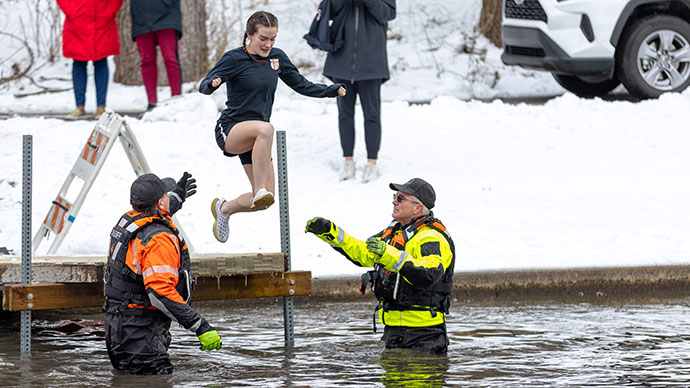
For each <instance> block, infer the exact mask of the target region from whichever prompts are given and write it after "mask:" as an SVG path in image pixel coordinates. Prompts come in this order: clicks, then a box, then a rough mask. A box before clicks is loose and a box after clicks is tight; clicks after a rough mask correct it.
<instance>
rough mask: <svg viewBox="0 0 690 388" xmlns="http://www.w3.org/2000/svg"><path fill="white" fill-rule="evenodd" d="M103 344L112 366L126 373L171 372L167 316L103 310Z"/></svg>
mask: <svg viewBox="0 0 690 388" xmlns="http://www.w3.org/2000/svg"><path fill="white" fill-rule="evenodd" d="M104 326H105V345H106V347H107V349H108V356H109V357H110V362H111V363H112V364H113V368H115V369H117V370H122V371H124V372H125V373H127V374H136V375H162V374H171V373H172V372H173V366H172V364H171V363H170V356H169V355H168V347H169V346H170V340H171V337H170V319H169V318H167V317H165V316H164V315H162V314H160V313H157V314H156V315H122V314H120V313H118V312H108V311H106V313H105V324H104Z"/></svg>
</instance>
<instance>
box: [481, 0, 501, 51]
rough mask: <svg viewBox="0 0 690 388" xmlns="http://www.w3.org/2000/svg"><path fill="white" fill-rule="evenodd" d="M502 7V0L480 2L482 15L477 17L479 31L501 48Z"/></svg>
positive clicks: (483, 0)
mask: <svg viewBox="0 0 690 388" xmlns="http://www.w3.org/2000/svg"><path fill="white" fill-rule="evenodd" d="M502 7H503V0H482V13H481V15H480V16H479V30H480V31H481V32H482V34H484V36H486V37H487V39H489V41H490V42H491V43H493V44H495V45H496V46H497V47H501V46H502V42H501V40H502V38H501V17H502V11H503V9H502Z"/></svg>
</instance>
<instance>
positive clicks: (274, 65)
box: [271, 58, 280, 71]
mask: <svg viewBox="0 0 690 388" xmlns="http://www.w3.org/2000/svg"><path fill="white" fill-rule="evenodd" d="M279 67H280V61H279V60H278V58H271V69H273V70H276V71H277V70H278V68H279Z"/></svg>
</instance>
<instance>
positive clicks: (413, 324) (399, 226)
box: [305, 178, 455, 354]
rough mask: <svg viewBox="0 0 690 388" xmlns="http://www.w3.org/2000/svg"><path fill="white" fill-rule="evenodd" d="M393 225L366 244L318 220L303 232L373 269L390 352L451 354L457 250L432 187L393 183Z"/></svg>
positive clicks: (369, 278)
mask: <svg viewBox="0 0 690 388" xmlns="http://www.w3.org/2000/svg"><path fill="white" fill-rule="evenodd" d="M389 186H390V188H391V189H392V190H394V191H396V193H395V194H393V218H394V220H393V222H392V223H391V224H390V225H388V227H387V228H386V229H384V230H383V231H381V232H379V233H378V234H376V235H374V236H372V237H370V238H369V239H367V240H366V241H361V240H358V239H356V238H354V237H352V236H350V235H348V234H347V233H345V231H344V230H343V229H342V228H339V227H338V226H336V225H335V224H334V223H332V222H331V221H329V220H327V219H325V218H321V217H315V218H312V219H311V220H309V221H308V222H307V226H306V228H305V232H311V233H314V234H315V235H316V236H317V237H319V238H320V239H321V240H323V241H325V242H327V243H328V244H330V245H331V246H332V247H333V249H335V250H336V251H338V252H339V253H341V254H342V255H344V256H345V257H346V258H347V259H348V260H350V261H351V262H353V263H354V264H356V265H358V266H361V267H374V270H372V271H369V272H367V273H365V274H364V275H362V286H361V287H360V291H361V292H362V293H364V291H365V289H366V286H367V285H368V284H371V289H372V291H373V292H374V294H375V295H376V298H377V299H378V301H379V304H378V306H377V307H376V312H375V313H374V331H376V318H377V317H376V315H378V321H379V322H380V323H383V324H384V325H385V329H384V334H383V337H382V338H381V340H382V341H384V342H385V343H386V348H387V349H393V348H411V349H415V350H419V351H423V352H427V353H436V354H439V353H445V352H446V351H447V350H448V336H447V334H446V323H445V322H446V314H447V313H448V310H449V308H450V300H451V297H452V296H451V293H452V289H453V269H454V266H455V246H454V245H453V240H452V239H451V238H450V236H449V235H448V233H447V231H446V228H445V226H443V223H441V221H440V220H438V219H437V218H435V217H434V215H433V212H432V211H431V209H432V208H433V207H434V205H435V203H436V193H435V191H434V188H433V187H432V186H431V185H430V184H429V183H427V182H426V181H424V180H423V179H420V178H413V179H411V180H409V181H408V182H406V183H404V184H395V183H391V184H390V185H389Z"/></svg>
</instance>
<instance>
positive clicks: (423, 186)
mask: <svg viewBox="0 0 690 388" xmlns="http://www.w3.org/2000/svg"><path fill="white" fill-rule="evenodd" d="M389 186H390V188H391V189H392V190H396V191H402V192H403V193H407V194H412V195H414V196H415V197H417V198H419V200H420V201H422V204H424V206H426V208H427V209H429V210H431V208H433V207H434V205H435V204H436V192H435V191H434V188H433V187H431V185H430V184H429V183H427V181H425V180H424V179H422V178H412V179H410V180H409V181H407V182H405V183H403V184H398V183H391V184H390V185H389Z"/></svg>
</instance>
